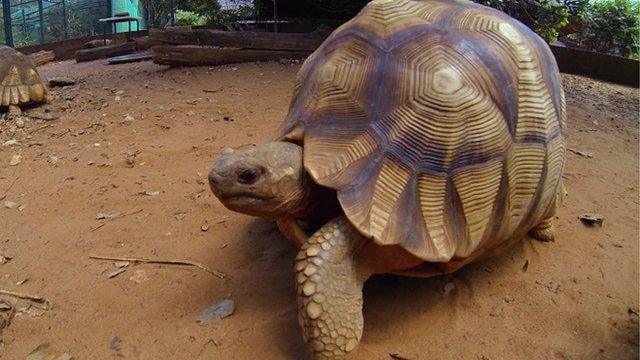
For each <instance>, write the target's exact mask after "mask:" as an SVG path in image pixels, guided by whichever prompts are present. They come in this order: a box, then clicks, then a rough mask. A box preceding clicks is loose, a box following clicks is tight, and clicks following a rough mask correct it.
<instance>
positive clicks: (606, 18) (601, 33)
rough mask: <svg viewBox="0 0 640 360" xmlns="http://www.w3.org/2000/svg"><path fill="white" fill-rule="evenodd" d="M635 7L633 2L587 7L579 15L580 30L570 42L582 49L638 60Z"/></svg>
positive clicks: (639, 28)
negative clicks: (580, 19) (580, 16)
mask: <svg viewBox="0 0 640 360" xmlns="http://www.w3.org/2000/svg"><path fill="white" fill-rule="evenodd" d="M639 10H640V8H639V5H638V2H637V1H633V0H602V1H599V2H595V3H593V4H590V5H589V6H588V7H587V8H586V9H585V11H584V13H583V15H582V22H583V26H582V28H581V30H580V31H579V32H576V33H575V34H573V36H572V38H573V39H575V40H577V41H578V43H579V44H580V45H582V46H584V47H586V48H589V49H592V50H594V51H597V52H603V53H611V54H616V55H620V56H625V57H632V58H635V59H638V58H639V57H640V44H639V41H640V39H639V37H638V33H639V32H640V21H639V19H638V14H639Z"/></svg>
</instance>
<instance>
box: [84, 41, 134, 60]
mask: <svg viewBox="0 0 640 360" xmlns="http://www.w3.org/2000/svg"><path fill="white" fill-rule="evenodd" d="M134 51H136V43H135V42H133V41H130V42H125V43H121V44H114V45H107V46H102V47H98V48H94V49H82V50H78V51H76V61H77V62H83V61H91V60H96V59H102V58H106V57H112V56H119V55H126V54H131V53H132V52H134Z"/></svg>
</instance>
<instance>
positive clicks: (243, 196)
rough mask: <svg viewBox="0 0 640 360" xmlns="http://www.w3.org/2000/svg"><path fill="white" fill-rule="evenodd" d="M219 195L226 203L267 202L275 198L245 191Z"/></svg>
mask: <svg viewBox="0 0 640 360" xmlns="http://www.w3.org/2000/svg"><path fill="white" fill-rule="evenodd" d="M217 197H218V199H220V201H222V202H224V203H245V202H246V203H250V202H265V201H269V200H272V199H273V196H262V195H257V194H251V193H245V192H238V193H232V194H218V195H217Z"/></svg>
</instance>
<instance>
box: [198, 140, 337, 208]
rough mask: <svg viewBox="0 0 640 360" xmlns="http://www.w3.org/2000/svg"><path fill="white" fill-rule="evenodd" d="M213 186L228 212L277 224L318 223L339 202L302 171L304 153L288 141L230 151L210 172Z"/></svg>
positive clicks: (214, 191)
mask: <svg viewBox="0 0 640 360" xmlns="http://www.w3.org/2000/svg"><path fill="white" fill-rule="evenodd" d="M209 185H210V187H211V190H212V191H213V193H214V195H216V197H217V198H218V199H220V201H221V202H222V203H223V204H224V206H225V207H227V208H228V209H230V210H232V211H236V212H240V213H243V214H248V215H253V216H259V217H263V218H267V219H273V220H278V219H282V218H294V219H309V218H315V217H316V216H317V215H318V214H326V213H329V212H330V208H331V206H332V205H331V203H332V202H335V193H333V192H332V190H329V189H326V188H323V187H321V186H319V185H317V184H315V183H314V182H313V180H312V179H311V178H310V177H309V175H308V174H307V173H306V171H304V167H303V161H302V148H301V147H300V146H298V145H296V144H293V143H290V142H285V141H277V142H270V143H266V144H263V145H259V146H255V147H249V148H243V149H239V150H236V151H232V150H226V151H225V153H224V154H223V155H222V156H221V157H220V158H219V159H218V160H217V161H216V162H215V164H214V166H213V169H212V170H211V172H210V173H209ZM333 214H335V213H333ZM333 214H332V215H333Z"/></svg>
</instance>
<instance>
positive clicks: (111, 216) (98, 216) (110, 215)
mask: <svg viewBox="0 0 640 360" xmlns="http://www.w3.org/2000/svg"><path fill="white" fill-rule="evenodd" d="M118 216H120V213H119V212H112V213H97V214H96V220H104V219H115V218H117V217H118Z"/></svg>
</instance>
